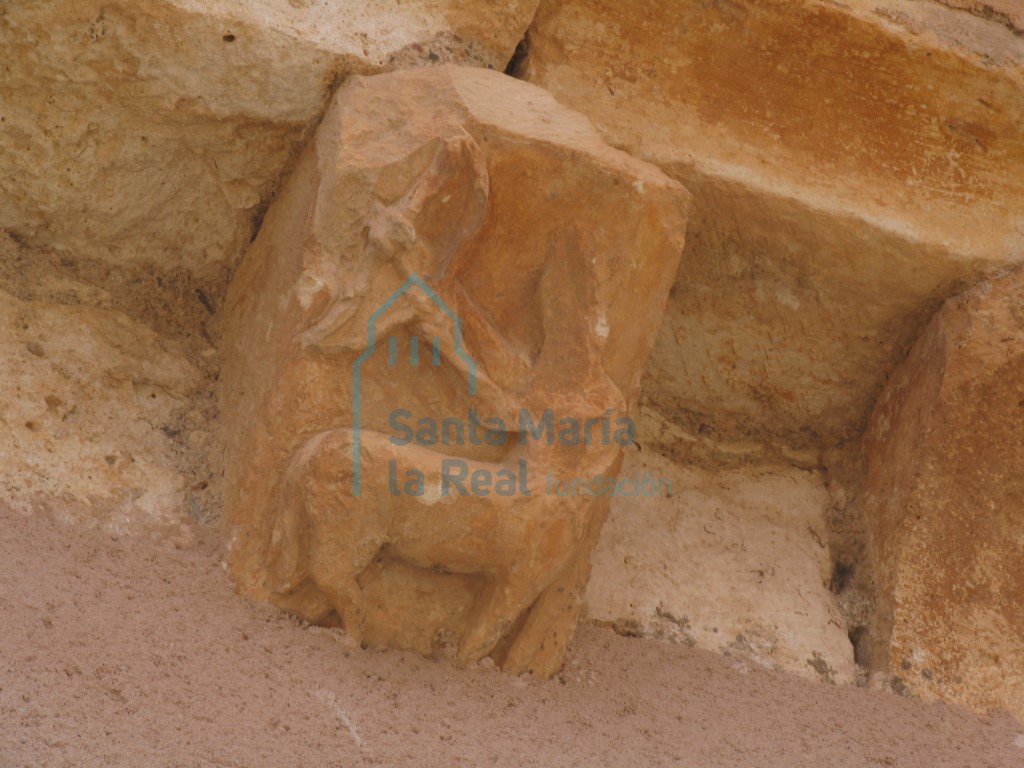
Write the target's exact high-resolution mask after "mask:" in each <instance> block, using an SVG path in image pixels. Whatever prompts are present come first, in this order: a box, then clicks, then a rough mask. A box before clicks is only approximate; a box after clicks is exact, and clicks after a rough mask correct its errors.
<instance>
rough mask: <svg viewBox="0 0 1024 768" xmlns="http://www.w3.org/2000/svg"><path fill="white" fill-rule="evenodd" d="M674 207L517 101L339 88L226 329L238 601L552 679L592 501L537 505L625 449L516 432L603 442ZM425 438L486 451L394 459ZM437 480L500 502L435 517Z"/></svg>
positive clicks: (672, 190)
mask: <svg viewBox="0 0 1024 768" xmlns="http://www.w3.org/2000/svg"><path fill="white" fill-rule="evenodd" d="M688 203H689V196H688V195H687V193H686V192H685V190H684V189H683V188H682V187H681V186H680V185H679V184H678V183H676V182H674V181H672V180H670V179H669V178H668V177H666V176H665V175H664V174H662V173H661V172H660V171H658V170H657V169H655V168H653V167H652V166H649V165H647V164H644V163H641V162H638V161H636V160H634V159H632V158H630V157H628V156H626V155H624V154H622V153H620V152H618V151H615V150H612V149H611V148H609V147H607V146H606V145H605V144H604V143H603V142H602V141H601V139H600V137H599V135H598V134H597V132H596V131H595V130H594V129H593V127H592V126H591V125H590V124H589V123H588V122H587V121H586V119H584V118H583V117H581V116H579V115H577V114H574V113H572V112H569V111H567V110H565V109H564V108H562V107H560V106H559V105H558V104H557V103H556V102H555V101H554V100H553V99H552V98H551V96H550V95H549V94H547V93H545V92H544V91H542V90H540V89H538V88H536V87H534V86H531V85H528V84H524V83H521V82H518V81H516V80H513V79H511V78H507V77H504V76H502V75H499V74H497V73H490V72H487V71H485V70H471V69H459V68H451V67H446V68H441V69H430V70H416V71H408V72H403V73H396V74H391V75H383V76H377V77H368V78H356V79H354V80H353V81H352V82H350V83H348V84H347V85H346V86H345V87H344V88H343V89H342V90H341V91H340V92H339V94H338V96H337V98H336V99H335V101H334V102H333V104H332V106H331V108H330V109H329V111H328V113H327V115H326V117H325V120H324V122H323V123H322V124H321V126H320V128H319V130H318V132H317V136H316V139H315V141H314V142H313V144H312V145H311V147H310V148H309V149H308V150H307V151H306V152H305V153H304V154H303V156H302V157H301V158H300V160H299V163H298V166H297V168H296V170H295V172H294V174H293V175H292V176H291V178H290V179H289V180H288V182H287V184H286V186H285V188H284V190H283V192H282V194H281V196H280V198H279V199H278V200H277V201H276V202H275V204H274V206H273V207H272V208H271V210H270V211H269V213H268V215H267V218H266V221H265V223H264V226H263V229H262V230H261V232H260V236H259V238H258V239H257V241H256V243H255V245H254V246H253V248H252V249H251V250H250V251H249V253H248V254H247V256H246V258H245V260H244V262H243V265H242V267H241V269H240V271H239V272H238V274H237V275H236V276H235V279H234V281H233V283H232V286H231V289H230V293H229V299H228V304H227V307H226V318H227V320H226V322H227V325H226V330H225V360H224V373H223V382H224V386H223V391H222V407H223V411H224V416H225V434H226V439H227V450H226V459H227V461H226V478H225V483H226V501H225V526H226V527H225V532H226V535H227V537H228V541H229V546H230V548H231V568H232V572H233V574H234V577H235V579H236V581H237V582H238V584H239V587H240V589H241V590H242V591H243V592H245V593H247V594H250V595H253V596H256V597H259V598H262V599H268V600H270V601H272V602H274V603H276V604H278V605H280V606H283V607H286V608H288V609H290V610H292V611H295V612H296V613H298V614H300V615H302V616H304V617H306V618H308V619H310V620H313V621H321V622H330V621H336V620H338V618H339V617H340V618H341V620H342V621H343V623H344V625H345V627H346V630H347V631H348V632H349V633H350V634H351V635H353V636H354V637H356V638H359V639H362V640H364V641H367V642H382V643H387V644H390V645H397V646H400V647H406V648H414V649H417V650H420V651H422V652H425V653H431V652H440V651H441V650H443V648H444V647H445V646H447V645H451V646H457V647H458V656H459V659H460V660H461V661H462V662H470V661H474V660H477V659H480V658H482V657H484V656H487V655H489V654H490V655H492V656H493V657H494V658H495V659H496V660H497V661H498V662H499V663H501V664H502V665H503V666H504V667H506V668H507V669H510V670H513V671H517V672H518V671H527V670H528V671H532V672H534V673H536V674H539V675H548V674H551V673H552V672H554V671H555V670H557V669H558V667H559V666H560V665H561V661H562V657H563V654H564V651H565V647H566V644H567V642H568V640H569V637H570V636H571V633H572V630H573V628H574V626H575V622H576V618H577V615H578V612H579V605H580V598H581V593H582V590H583V587H584V585H585V583H586V579H587V576H588V573H589V569H590V560H589V557H590V551H591V549H592V547H593V544H594V542H595V540H596V536H597V534H598V531H599V530H600V526H601V524H602V522H603V519H604V517H605V515H606V513H607V498H606V497H598V498H597V499H594V498H592V497H589V496H586V495H576V494H574V495H572V496H568V497H554V496H552V495H550V494H551V492H552V487H551V486H550V485H549V484H550V483H551V478H557V479H559V480H562V481H563V482H564V481H565V480H566V479H571V478H586V479H589V478H592V477H593V476H596V475H600V474H604V475H606V476H614V474H615V473H616V472H617V469H618V466H619V462H620V459H621V445H620V444H619V438H618V437H615V436H614V435H612V434H611V433H605V435H606V436H604V437H601V436H600V435H599V434H598V433H593V432H592V433H591V434H592V436H593V439H592V440H591V441H589V442H587V443H583V442H579V439H580V438H582V437H583V436H584V435H583V433H581V434H580V435H578V437H577V439H576V441H574V439H573V437H572V434H571V433H570V434H569V436H568V437H562V436H561V433H559V436H558V438H557V439H556V440H555V441H554V444H550V443H549V442H548V441H546V440H545V439H543V438H542V439H538V438H537V437H531V436H524V435H523V433H522V430H523V428H524V422H523V421H522V419H523V413H526V414H528V416H529V418H530V425H531V428H532V426H533V425H535V424H536V423H538V422H540V421H541V420H542V419H543V418H544V414H545V412H546V411H550V412H551V414H552V418H553V419H554V424H555V426H556V427H557V428H559V429H560V428H561V427H562V426H563V424H564V423H565V422H563V421H562V420H563V419H564V420H566V421H567V423H568V424H569V426H572V425H573V424H574V423H575V425H576V426H577V427H578V428H579V429H581V430H588V429H594V426H590V427H588V426H587V424H588V421H590V420H593V424H594V425H596V424H598V423H599V422H600V420H601V419H606V420H607V422H608V423H609V425H611V430H615V434H618V428H619V426H620V425H621V422H620V419H623V418H624V417H626V416H627V414H630V413H632V409H633V406H634V405H635V402H636V399H637V396H638V394H639V383H640V372H641V369H642V366H643V362H644V360H645V359H646V356H647V354H648V352H649V350H650V345H651V343H652V342H653V338H654V334H655V331H656V329H657V327H658V325H659V324H660V321H661V312H662V310H663V308H664V303H665V300H666V297H667V292H668V288H669V286H670V284H671V279H672V276H673V275H674V274H675V272H676V269H677V267H678V259H679V256H680V254H681V251H682V246H683V234H684V230H685V220H686V209H687V206H688ZM453 313H454V314H453ZM456 314H457V316H458V317H459V318H460V324H459V325H456V324H455V323H454V316H455V315H456ZM368 334H370V335H368ZM460 334H461V335H460ZM368 338H372V339H374V340H375V343H374V344H373V345H371V344H370V342H369V341H368ZM435 340H438V341H437V342H436V343H435ZM392 343H394V347H392V346H391V344H392ZM435 350H436V351H435ZM355 371H358V372H359V373H358V379H357V378H356V377H355V376H354V372H355ZM357 402H358V407H357V406H356V403H357ZM397 409H404V410H405V412H406V415H404V416H400V417H399V418H400V423H399V424H396V422H395V421H393V418H394V417H395V414H396V413H398V410H397ZM424 417H429V418H430V419H432V420H433V421H434V422H435V423H440V422H441V421H442V420H443V419H448V418H452V419H456V420H458V421H459V422H461V424H462V426H463V427H465V428H466V429H473V427H471V426H467V425H470V424H471V423H472V421H473V420H474V418H477V419H479V421H480V422H484V421H485V420H486V419H495V418H499V419H501V420H502V424H503V426H502V427H498V426H494V424H495V423H494V422H492V423H491V427H490V428H492V429H494V430H497V431H496V432H495V436H496V439H495V440H494V441H491V440H490V439H488V438H487V437H483V438H479V437H478V438H476V439H474V438H473V437H470V436H469V433H468V432H467V433H464V437H463V438H462V440H461V442H459V443H458V444H455V441H456V439H457V438H456V437H455V435H454V433H449V432H445V434H446V435H452V436H451V437H450V438H449V441H450V442H449V444H448V445H426V444H425V443H426V442H429V435H428V436H427V438H419V439H418V440H416V441H414V442H413V443H412V444H399V443H398V442H397V441H398V439H399V438H401V437H402V434H401V431H400V426H401V424H412V425H413V426H414V427H416V428H418V427H417V424H418V422H417V420H418V419H420V418H424ZM442 429H447V427H442ZM455 429H458V424H456V426H455ZM597 429H600V427H597ZM622 439H624V440H625V439H628V435H626V436H624V437H623V438H622ZM574 442H575V444H574ZM357 443H358V445H357ZM353 457H358V461H359V464H358V469H357V467H356V466H355V464H354V461H353ZM453 457H455V459H456V460H459V461H462V462H464V471H466V472H467V473H468V472H477V471H479V472H482V473H489V474H488V475H487V476H488V477H489V478H490V480H491V481H493V483H494V484H493V485H491V484H488V485H487V486H481V487H480V488H478V489H473V488H472V487H469V488H468V489H467V490H468V495H465V496H463V495H461V492H460V491H459V490H458V489H456V488H454V486H451V485H449V486H448V487H447V492H446V489H445V486H444V484H443V483H444V480H443V477H444V476H445V474H446V470H445V465H444V462H445V461H446V460H452V459H453ZM410 471H417V472H421V473H422V476H421V480H422V485H421V486H420V487H416V486H415V485H413V486H409V485H406V483H407V481H408V480H409V478H410V477H413V476H412V475H410V474H409V472H410ZM357 472H358V475H357ZM502 472H507V473H508V475H507V477H514V478H515V485H514V490H513V491H512V493H511V494H510V495H499V494H498V493H497V490H498V487H497V483H498V482H499V481H500V480H501V479H502V478H503V477H506V476H503V475H502V474H501V473H502ZM448 476H449V477H450V476H451V475H448ZM464 487H465V486H464ZM509 490H510V489H509V487H507V486H506V487H505V491H506V492H508V491H509ZM417 491H419V493H417ZM484 491H489V493H485V492H484Z"/></svg>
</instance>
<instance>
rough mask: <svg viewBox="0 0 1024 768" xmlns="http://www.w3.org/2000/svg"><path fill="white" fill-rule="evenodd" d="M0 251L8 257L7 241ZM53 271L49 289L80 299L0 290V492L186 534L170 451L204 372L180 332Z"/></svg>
mask: <svg viewBox="0 0 1024 768" xmlns="http://www.w3.org/2000/svg"><path fill="white" fill-rule="evenodd" d="M0 258H3V259H5V260H6V259H8V258H14V248H13V247H12V244H11V243H10V242H9V241H0ZM53 283H55V285H52V286H49V288H48V290H49V292H51V293H57V292H63V291H71V290H76V289H77V290H78V291H79V294H78V295H79V296H81V299H82V303H80V304H61V303H57V302H55V301H52V300H45V299H38V300H22V299H19V298H17V297H15V296H13V295H11V294H9V293H7V292H6V291H3V290H0V391H2V393H3V395H2V405H0V421H2V425H3V429H2V432H0V493H2V497H3V499H2V500H3V503H5V504H10V505H12V506H14V507H15V508H17V509H19V510H20V511H23V512H26V513H30V512H36V511H40V510H47V511H52V512H53V513H54V514H56V515H57V516H58V517H60V518H63V519H73V520H76V521H79V522H82V523H85V524H93V525H97V524H98V525H100V526H102V527H103V528H104V529H105V530H108V531H110V532H111V533H114V534H123V533H129V532H131V533H153V534H158V535H169V536H170V537H171V538H173V539H175V540H178V541H181V540H182V539H181V537H182V536H183V535H184V536H185V537H186V539H187V538H188V537H189V533H188V528H187V526H186V527H184V528H183V525H184V524H185V523H186V521H188V520H189V514H188V513H189V511H190V509H189V491H190V490H192V489H191V488H190V487H189V485H190V478H189V477H188V472H187V468H186V467H185V466H184V463H183V461H182V457H181V455H180V453H181V449H182V446H183V444H184V442H183V441H185V440H186V439H188V438H189V437H193V438H195V437H197V435H196V433H195V432H193V429H194V428H196V427H198V426H199V425H196V424H194V423H192V422H191V421H190V414H191V409H192V398H193V396H194V395H195V394H196V392H197V391H198V390H199V389H200V387H201V386H202V384H203V372H202V371H201V370H200V368H199V367H198V366H196V365H194V364H193V363H192V362H191V361H190V360H189V356H188V353H187V350H186V349H185V346H184V345H183V344H182V343H180V342H179V341H176V340H172V339H169V338H166V337H163V336H161V335H159V334H157V333H156V332H154V331H153V330H152V329H151V328H149V327H147V326H146V325H145V324H144V323H142V322H139V321H138V320H135V319H133V318H131V317H128V316H127V315H126V314H124V313H123V312H120V311H117V310H116V309H113V308H104V307H100V306H89V303H90V302H95V303H99V304H103V303H105V302H104V300H103V299H104V297H102V296H96V295H95V292H98V289H95V288H93V289H90V288H89V287H87V286H85V285H75V284H74V283H73V281H71V280H69V279H67V278H65V279H64V280H63V281H62V282H61V281H58V280H56V279H55V280H54V281H53ZM57 283H60V284H59V285H58V284H57ZM41 288H42V290H43V291H46V290H47V287H45V286H42V287H41ZM106 298H109V295H108V296H107V297H106Z"/></svg>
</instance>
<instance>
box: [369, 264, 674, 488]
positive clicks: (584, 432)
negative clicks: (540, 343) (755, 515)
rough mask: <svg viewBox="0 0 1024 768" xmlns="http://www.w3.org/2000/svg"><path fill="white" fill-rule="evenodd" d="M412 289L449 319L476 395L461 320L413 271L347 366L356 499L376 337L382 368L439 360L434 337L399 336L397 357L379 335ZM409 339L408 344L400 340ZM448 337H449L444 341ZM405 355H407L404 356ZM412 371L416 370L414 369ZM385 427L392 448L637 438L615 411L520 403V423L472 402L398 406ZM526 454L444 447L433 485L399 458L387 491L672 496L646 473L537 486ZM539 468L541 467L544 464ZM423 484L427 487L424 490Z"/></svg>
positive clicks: (393, 343)
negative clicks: (483, 412)
mask: <svg viewBox="0 0 1024 768" xmlns="http://www.w3.org/2000/svg"><path fill="white" fill-rule="evenodd" d="M412 290H419V291H421V292H422V293H423V294H424V295H425V296H426V298H427V299H428V300H429V301H430V302H431V303H433V304H434V305H435V306H436V308H437V309H439V310H440V311H441V313H443V315H444V316H446V317H447V318H448V319H450V320H451V322H452V340H451V341H452V344H451V345H450V346H449V345H447V344H446V345H445V348H446V349H453V350H454V354H455V355H456V356H458V357H459V358H461V361H462V362H463V363H464V365H465V369H466V379H467V382H466V385H467V389H468V392H469V395H470V396H471V397H476V395H477V364H476V361H474V360H473V358H472V357H471V356H470V355H469V354H468V353H467V352H466V349H465V345H464V343H463V337H462V319H461V318H460V317H459V315H458V314H457V313H456V312H455V311H454V310H452V308H451V307H449V306H448V305H447V304H446V303H445V302H444V300H443V299H442V298H441V297H440V296H439V295H438V294H437V292H436V291H434V290H433V289H432V288H431V287H430V286H429V285H427V283H426V282H425V281H424V280H423V278H421V277H420V276H419V275H417V274H412V275H411V276H410V277H409V278H408V279H407V280H406V281H405V282H404V283H402V285H401V287H399V289H398V290H396V291H395V292H394V293H392V294H391V295H390V296H389V297H388V298H387V300H386V301H384V303H383V304H381V305H380V306H379V307H378V308H377V310H376V311H375V312H374V313H373V314H372V315H370V317H369V319H368V320H367V327H366V349H365V350H364V351H363V352H362V354H360V355H359V357H358V358H357V359H356V361H355V364H354V365H353V369H352V393H353V394H352V421H353V425H352V432H353V438H352V475H353V488H352V492H353V495H354V496H359V495H360V492H361V489H362V474H361V471H362V455H361V452H360V449H361V446H362V442H363V441H362V439H361V430H362V426H363V391H362V385H363V368H364V365H365V364H366V362H367V361H368V360H369V359H370V357H371V356H372V355H373V354H374V353H376V352H377V351H378V342H381V343H382V344H386V350H387V358H386V363H387V368H396V367H397V366H398V365H399V362H400V357H401V362H402V363H403V364H408V365H411V366H412V367H413V368H415V369H419V370H420V371H422V373H423V374H428V375H429V372H430V369H431V368H440V366H441V365H442V363H443V362H444V361H443V360H442V352H441V350H442V339H441V338H440V337H437V336H431V337H430V338H421V337H420V336H416V335H413V336H411V337H407V338H406V337H403V344H402V345H401V356H400V354H399V347H400V345H399V337H398V336H396V335H394V334H391V335H388V336H387V338H386V339H379V338H378V333H377V331H378V325H379V324H380V323H381V318H382V317H383V316H384V314H385V313H386V312H388V311H389V310H390V309H392V308H393V307H394V306H395V305H396V303H397V302H399V301H400V300H402V298H403V297H405V296H406V294H408V293H409V292H410V291H412ZM406 341H407V342H408V343H407V344H406V343H405V342H406ZM446 341H447V340H446ZM406 358H407V359H406ZM414 375H420V374H419V373H418V372H417V373H415V374H414ZM388 426H389V427H390V429H391V430H392V434H391V435H390V437H389V440H390V442H391V444H392V445H395V446H408V445H416V446H420V447H426V448H430V449H432V450H437V449H438V446H443V447H447V448H451V447H453V446H454V447H460V446H462V447H464V446H466V445H467V443H468V444H471V445H473V446H477V447H479V446H484V445H486V446H491V447H501V446H506V445H508V444H509V441H513V442H515V441H518V443H519V444H520V445H528V444H529V443H530V442H531V441H532V442H533V443H534V444H539V443H543V444H546V445H547V446H561V447H565V448H575V449H577V450H578V449H579V447H586V446H605V447H608V446H616V447H618V448H622V447H625V446H630V445H634V444H635V443H636V429H635V426H634V424H633V421H632V420H631V419H629V418H628V417H626V416H625V415H621V414H618V415H617V414H616V412H615V410H614V409H611V408H608V409H606V410H605V411H604V412H603V413H600V414H597V415H593V416H590V417H588V418H577V417H571V416H563V417H562V418H558V415H557V414H556V413H555V412H554V410H553V409H551V408H546V409H544V411H543V412H542V413H539V414H536V413H531V412H530V411H529V410H527V409H526V408H523V409H520V411H519V413H518V422H516V420H515V418H514V417H513V421H512V423H507V422H506V421H505V419H503V418H499V417H498V416H493V415H492V416H489V417H486V418H485V417H482V416H480V415H479V414H478V412H477V409H476V408H475V407H470V408H468V409H467V412H466V413H465V414H460V415H456V414H437V413H432V414H427V415H421V416H420V417H419V418H416V415H415V414H414V413H413V412H412V411H410V410H408V409H406V408H403V407H401V405H400V404H396V407H394V408H392V409H391V412H390V414H389V416H388ZM524 455H525V456H529V455H531V452H530V451H526V452H525V454H520V455H519V457H518V458H517V460H516V463H515V466H514V467H513V466H500V465H495V464H487V463H479V462H470V461H467V460H466V459H462V458H458V457H457V456H451V455H450V453H449V451H446V450H443V449H442V450H441V451H439V452H438V454H437V456H438V457H439V473H438V474H437V477H436V479H435V481H432V482H433V483H439V487H436V488H435V487H434V486H433V485H432V484H431V483H428V482H427V473H426V472H425V471H424V469H423V468H422V467H420V468H408V469H406V470H405V476H404V477H403V478H399V476H398V474H399V472H398V462H397V461H396V460H395V459H390V460H389V462H388V486H389V489H390V492H391V494H392V495H393V496H420V497H423V496H425V495H428V494H434V493H436V494H439V495H440V496H490V495H491V494H494V495H496V496H523V497H528V496H532V495H533V490H541V489H542V490H543V493H544V494H545V495H549V496H591V497H593V496H654V495H660V494H666V495H671V493H672V490H671V483H670V482H669V480H668V479H667V478H655V477H651V476H650V475H646V474H645V475H644V476H642V477H640V476H637V477H621V476H605V475H603V474H597V475H593V476H590V477H568V478H561V477H555V476H554V475H553V474H552V473H550V472H548V473H547V476H546V478H545V481H544V482H543V483H542V484H531V483H530V466H529V460H528V458H524ZM542 469H544V468H543V467H542ZM428 486H429V487H428Z"/></svg>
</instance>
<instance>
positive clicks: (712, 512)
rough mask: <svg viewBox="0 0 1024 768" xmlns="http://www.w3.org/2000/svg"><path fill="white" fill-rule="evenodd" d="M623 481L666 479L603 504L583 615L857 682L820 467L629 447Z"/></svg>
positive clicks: (827, 677) (801, 672)
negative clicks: (721, 464) (712, 459)
mask: <svg viewBox="0 0 1024 768" xmlns="http://www.w3.org/2000/svg"><path fill="white" fill-rule="evenodd" d="M622 476H623V477H631V476H638V477H643V478H647V477H651V478H659V479H661V478H665V479H666V480H667V481H668V482H669V484H670V488H669V489H668V490H669V491H670V492H669V493H662V492H658V493H634V494H632V495H621V496H617V497H615V498H614V499H613V500H612V505H611V513H610V516H609V518H608V521H607V522H606V523H605V526H604V528H603V529H602V531H601V538H600V541H599V542H598V545H597V548H596V549H595V551H594V556H593V562H594V568H593V575H592V576H591V580H590V584H589V585H588V587H587V592H586V599H585V602H584V606H583V611H584V617H585V618H587V619H590V620H592V621H596V622H598V623H601V624H608V625H611V626H614V627H615V629H616V630H617V631H619V632H622V633H625V634H637V635H643V636H647V637H657V638H661V639H664V640H669V641H671V642H677V643H685V644H687V645H692V646H695V647H697V648H706V649H708V650H714V651H719V652H722V653H726V654H729V655H732V656H736V657H739V658H742V659H745V660H747V661H751V662H753V663H755V664H758V665H761V666H765V667H769V668H772V669H785V670H788V671H791V672H795V673H796V674H799V675H802V676H804V677H807V678H810V679H814V680H825V681H828V682H835V683H851V682H853V681H854V679H855V677H856V665H855V664H854V660H853V647H852V646H851V644H850V640H849V637H848V636H847V632H846V627H845V623H844V622H843V620H842V617H841V616H840V615H839V611H838V609H837V607H836V602H835V597H834V595H833V594H832V593H831V592H830V591H829V589H828V585H829V582H830V580H831V578H832V559H831V557H830V556H829V548H828V544H827V542H828V539H829V536H828V528H827V526H826V521H825V510H826V507H827V505H828V493H827V491H826V490H825V487H824V482H823V480H822V477H821V474H820V473H818V472H810V471H806V470H800V469H795V468H793V467H788V466H784V465H762V466H749V467H742V468H736V469H731V470H718V471H714V470H708V469H702V468H698V467H682V466H678V465H674V464H673V463H672V462H670V461H668V460H666V459H665V458H664V457H662V456H658V455H657V454H655V453H653V452H652V451H647V450H644V451H639V452H638V451H636V450H632V451H629V452H628V453H627V457H626V460H625V461H624V463H623V468H622Z"/></svg>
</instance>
